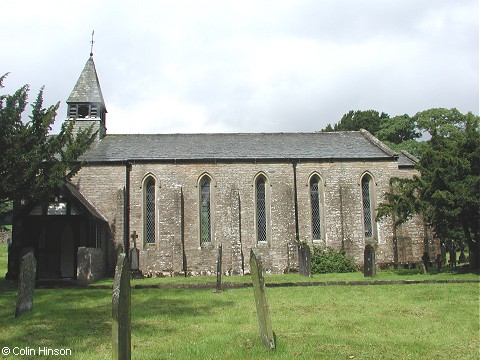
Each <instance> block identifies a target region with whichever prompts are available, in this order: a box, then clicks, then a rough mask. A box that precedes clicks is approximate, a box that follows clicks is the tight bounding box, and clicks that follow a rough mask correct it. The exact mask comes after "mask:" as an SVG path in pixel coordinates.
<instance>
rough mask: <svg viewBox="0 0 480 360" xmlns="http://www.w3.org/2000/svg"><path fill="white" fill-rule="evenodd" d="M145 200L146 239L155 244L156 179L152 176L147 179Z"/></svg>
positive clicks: (147, 241) (148, 242)
mask: <svg viewBox="0 0 480 360" xmlns="http://www.w3.org/2000/svg"><path fill="white" fill-rule="evenodd" d="M144 201H145V214H144V216H145V221H144V239H145V242H146V243H147V244H155V179H154V178H152V177H149V178H148V179H147V180H146V181H145V185H144Z"/></svg>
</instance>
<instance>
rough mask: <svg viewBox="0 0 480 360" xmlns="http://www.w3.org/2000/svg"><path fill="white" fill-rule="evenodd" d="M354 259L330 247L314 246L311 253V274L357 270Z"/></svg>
mask: <svg viewBox="0 0 480 360" xmlns="http://www.w3.org/2000/svg"><path fill="white" fill-rule="evenodd" d="M357 270H358V268H357V265H356V264H355V261H354V260H353V259H352V258H351V257H349V256H347V255H346V254H345V251H342V250H340V251H337V250H335V249H332V248H326V249H321V248H314V250H313V254H312V274H326V273H347V272H355V271H357Z"/></svg>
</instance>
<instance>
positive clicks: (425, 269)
mask: <svg viewBox="0 0 480 360" xmlns="http://www.w3.org/2000/svg"><path fill="white" fill-rule="evenodd" d="M422 262H423V267H421V270H422V274H427V273H428V266H429V265H430V255H428V252H426V251H425V252H424V253H423V255H422Z"/></svg>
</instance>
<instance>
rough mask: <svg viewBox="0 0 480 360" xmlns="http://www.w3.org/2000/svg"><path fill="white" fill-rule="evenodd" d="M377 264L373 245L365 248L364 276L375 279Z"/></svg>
mask: <svg viewBox="0 0 480 360" xmlns="http://www.w3.org/2000/svg"><path fill="white" fill-rule="evenodd" d="M375 267H376V264H375V249H374V247H373V246H372V245H370V244H368V245H367V246H365V253H364V256H363V276H365V277H373V276H375V275H376V269H375Z"/></svg>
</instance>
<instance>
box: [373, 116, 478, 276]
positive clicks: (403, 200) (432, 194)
mask: <svg viewBox="0 0 480 360" xmlns="http://www.w3.org/2000/svg"><path fill="white" fill-rule="evenodd" d="M414 119H415V121H416V122H417V126H418V128H419V129H420V130H422V131H425V132H428V133H429V134H430V136H431V137H430V139H429V140H428V141H426V142H424V144H425V145H424V146H423V147H422V148H421V154H420V163H419V164H418V169H419V171H420V174H421V175H420V176H417V177H414V178H413V179H399V178H394V179H392V185H393V189H394V191H393V192H392V193H389V194H387V195H386V201H385V202H384V203H382V204H380V207H379V212H378V217H379V218H382V217H384V216H388V215H393V216H394V217H395V219H396V224H397V225H399V224H401V223H403V222H405V221H407V220H408V219H409V218H410V217H411V216H413V214H416V213H422V214H423V216H424V218H425V220H426V221H427V222H428V223H430V224H431V225H432V227H433V228H434V230H435V233H436V235H437V236H438V237H439V238H440V240H441V241H442V243H444V244H445V245H447V247H450V248H451V249H453V250H458V249H459V248H463V245H464V244H466V245H467V246H468V248H469V253H470V264H471V266H472V267H473V268H474V269H479V267H480V258H479V255H480V129H479V117H478V116H475V115H473V114H472V113H467V114H462V113H460V112H459V111H458V110H457V109H441V108H440V109H430V110H426V111H422V112H419V113H417V114H416V115H415V116H414Z"/></svg>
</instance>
